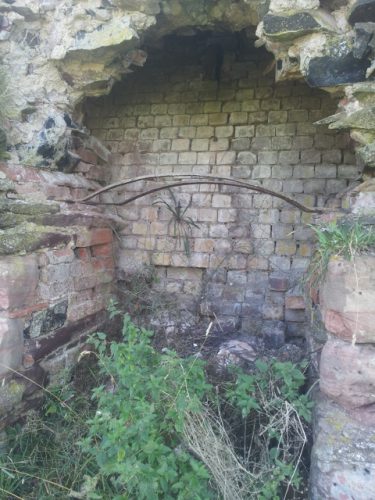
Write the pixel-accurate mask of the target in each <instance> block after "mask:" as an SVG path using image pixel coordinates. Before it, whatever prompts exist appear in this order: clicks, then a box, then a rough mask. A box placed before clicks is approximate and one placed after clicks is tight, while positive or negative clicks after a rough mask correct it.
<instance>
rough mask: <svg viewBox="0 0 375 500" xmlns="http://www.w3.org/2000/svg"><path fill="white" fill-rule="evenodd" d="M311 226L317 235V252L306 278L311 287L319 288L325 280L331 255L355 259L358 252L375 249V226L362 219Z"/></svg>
mask: <svg viewBox="0 0 375 500" xmlns="http://www.w3.org/2000/svg"><path fill="white" fill-rule="evenodd" d="M310 227H311V229H313V231H314V232H315V235H316V237H317V245H316V250H315V254H314V256H313V259H312V261H311V265H310V268H309V270H308V273H307V276H306V278H305V282H306V283H307V284H308V285H309V286H310V288H317V287H318V286H319V284H320V283H321V282H322V281H323V280H324V276H325V274H326V272H327V268H328V263H329V260H330V258H331V257H343V258H344V259H346V260H353V258H354V257H355V256H356V255H358V254H361V253H366V252H369V251H371V250H373V251H375V230H374V227H373V226H370V225H365V224H363V223H362V222H361V221H360V220H355V221H352V220H343V221H339V222H331V223H330V224H328V225H318V226H310Z"/></svg>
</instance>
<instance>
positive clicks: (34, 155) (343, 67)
mask: <svg viewBox="0 0 375 500" xmlns="http://www.w3.org/2000/svg"><path fill="white" fill-rule="evenodd" d="M374 16H375V2H373V1H371V0H356V1H353V0H350V1H349V2H348V1H340V0H322V1H321V2H319V1H318V0H290V1H286V0H271V2H269V0H255V1H254V0H251V1H250V0H238V1H235V2H234V1H230V0H219V1H217V0H215V1H214V0H207V1H203V0H161V1H157V0H80V1H77V0H39V1H36V0H22V1H21V0H0V80H2V81H3V85H2V90H0V98H1V96H2V100H3V101H4V103H5V104H6V106H5V104H4V105H2V110H3V111H2V112H1V114H0V119H1V121H2V122H3V123H2V124H0V126H1V127H2V128H3V129H4V130H6V134H7V141H8V153H7V154H8V155H10V159H11V160H13V161H15V162H22V163H24V164H31V165H34V166H39V167H52V168H56V166H57V167H58V168H60V169H62V170H66V171H68V170H69V166H70V165H71V163H72V162H74V155H73V154H72V153H71V149H72V145H71V139H70V136H71V130H72V129H76V130H77V129H80V133H81V134H82V137H83V138H85V137H86V135H85V134H86V131H85V130H83V129H81V126H80V116H79V111H78V110H79V103H80V102H82V100H83V99H84V98H85V97H87V96H99V95H103V94H106V93H108V92H109V91H110V90H111V88H112V86H113V83H114V82H115V81H116V80H118V79H120V78H121V77H122V76H123V75H126V73H128V72H130V71H133V70H135V69H136V67H137V66H142V65H143V64H144V62H145V60H146V58H147V53H146V52H145V51H144V50H142V48H143V47H144V43H145V41H147V40H148V42H150V41H152V42H153V43H157V41H158V40H159V39H160V38H161V37H162V36H164V35H166V34H170V33H178V34H182V35H186V36H191V35H194V34H195V33H197V32H199V30H203V29H205V30H216V31H223V30H227V31H232V32H233V31H236V32H238V31H243V32H245V33H246V34H247V35H248V36H249V37H250V38H254V40H255V37H254V32H255V29H257V36H258V40H257V41H256V42H255V45H256V46H259V45H262V44H265V45H266V47H267V49H268V50H269V51H271V52H273V53H274V55H275V59H276V61H275V75H276V79H277V80H280V79H290V78H301V77H304V78H305V79H306V80H307V82H308V83H309V85H311V86H313V87H322V88H329V89H331V90H334V91H337V90H339V91H340V92H341V93H342V94H344V93H346V101H343V110H342V113H341V114H339V115H336V116H335V117H334V118H333V119H332V120H331V121H332V124H331V126H332V127H346V128H351V129H352V135H353V137H354V138H355V140H357V141H358V142H359V143H361V144H362V145H363V146H364V149H363V148H362V149H363V153H364V154H363V157H364V159H365V162H366V163H368V164H372V163H374V158H373V156H374V149H375V147H374V145H373V140H374V139H375V137H374V136H373V132H371V131H370V130H371V128H373V121H374V118H373V117H374V115H373V113H372V107H370V108H368V102H369V99H371V96H372V92H373V91H374V86H373V84H369V80H371V78H372V71H373V65H372V60H373V52H372V51H373V46H372V43H373V40H372V37H373V32H374V26H375V24H374V23H373V22H372V21H375V17H374ZM369 21H371V22H369ZM271 69H272V68H271ZM363 108H365V109H363ZM0 135H3V134H0ZM1 142H3V143H4V142H5V138H4V137H3V138H2V137H0V143H1Z"/></svg>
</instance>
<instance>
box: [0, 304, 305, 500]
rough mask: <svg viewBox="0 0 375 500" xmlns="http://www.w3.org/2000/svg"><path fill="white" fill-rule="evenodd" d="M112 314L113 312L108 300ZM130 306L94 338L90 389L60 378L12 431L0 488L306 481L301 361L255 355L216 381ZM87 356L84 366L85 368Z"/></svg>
mask: <svg viewBox="0 0 375 500" xmlns="http://www.w3.org/2000/svg"><path fill="white" fill-rule="evenodd" d="M110 314H111V316H114V315H117V314H118V309H117V307H116V306H115V305H114V304H112V305H111V306H110ZM152 335H153V334H152V333H151V332H149V331H148V330H145V329H142V328H138V327H137V326H135V325H134V324H133V323H132V322H131V321H130V319H129V316H125V318H124V322H123V327H122V339H121V341H120V342H114V341H111V340H109V339H108V338H107V337H106V335H105V334H104V333H97V334H96V335H94V336H93V337H92V338H91V342H92V345H93V346H94V348H95V351H91V352H92V355H91V356H89V357H88V358H90V359H93V358H95V359H97V362H98V371H99V372H98V373H97V379H96V385H95V387H94V390H93V395H92V398H91V399H90V398H89V397H88V395H87V394H78V393H77V392H76V390H74V387H73V386H71V385H67V386H65V387H62V388H60V389H58V388H52V389H50V390H49V391H48V393H47V396H46V397H47V399H46V401H45V403H44V406H43V409H42V413H41V414H40V415H38V414H36V413H35V412H34V413H32V414H31V416H29V418H28V421H27V423H26V425H25V426H24V427H23V428H21V427H20V426H17V427H15V428H13V429H11V430H10V431H9V437H10V446H11V449H10V452H9V453H8V455H7V456H4V457H0V492H2V493H5V494H8V493H9V492H10V495H13V496H15V497H16V498H17V496H18V497H19V498H30V499H31V498H38V499H41V500H47V499H49V498H69V497H71V498H76V499H107V498H108V499H109V498H111V499H114V500H120V499H123V498H139V499H145V498H147V499H149V498H150V499H155V500H158V499H169V498H170V499H172V498H176V499H180V500H184V499H186V500H187V499H191V498H194V499H195V498H196V499H202V500H203V499H209V498H218V497H220V498H223V499H224V500H227V499H228V500H229V499H230V500H234V499H238V500H242V499H243V498H259V499H262V500H271V499H272V500H274V499H275V500H276V499H279V498H282V497H283V496H285V495H288V498H300V497H298V496H297V497H296V496H293V495H294V492H296V494H298V492H299V491H300V490H301V484H302V483H301V475H300V473H299V471H300V469H301V456H302V452H303V448H304V445H305V442H306V434H305V428H306V422H308V421H309V419H310V408H311V402H309V401H308V397H307V396H306V395H303V394H302V389H303V386H304V384H305V377H304V369H305V366H304V365H299V366H297V365H294V364H292V363H280V362H272V363H266V362H263V361H260V360H258V361H257V362H256V366H255V368H254V371H253V372H252V373H250V374H248V373H244V372H243V371H242V370H241V369H239V368H234V369H233V371H232V373H231V375H230V377H229V378H228V379H227V380H226V381H225V382H223V381H221V382H220V384H218V385H217V386H215V387H214V386H213V385H212V383H210V382H209V381H208V378H207V375H206V372H205V364H204V362H203V361H202V360H200V359H198V358H196V357H190V358H184V359H182V358H180V357H178V356H177V355H176V353H174V352H173V351H170V350H163V352H161V353H160V352H158V351H157V350H155V349H154V348H153V347H152V345H151V339H152ZM91 368H92V365H90V369H91Z"/></svg>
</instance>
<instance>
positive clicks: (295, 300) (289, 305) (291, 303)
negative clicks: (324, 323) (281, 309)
mask: <svg viewBox="0 0 375 500" xmlns="http://www.w3.org/2000/svg"><path fill="white" fill-rule="evenodd" d="M285 308H286V309H305V308H306V306H305V299H304V298H303V297H302V296H298V295H295V296H290V297H285Z"/></svg>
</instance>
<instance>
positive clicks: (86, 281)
mask: <svg viewBox="0 0 375 500" xmlns="http://www.w3.org/2000/svg"><path fill="white" fill-rule="evenodd" d="M73 282H74V290H75V291H76V292H80V291H81V290H88V289H91V288H94V287H95V286H96V284H97V279H96V276H95V275H91V276H81V277H79V278H74V280H73Z"/></svg>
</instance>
